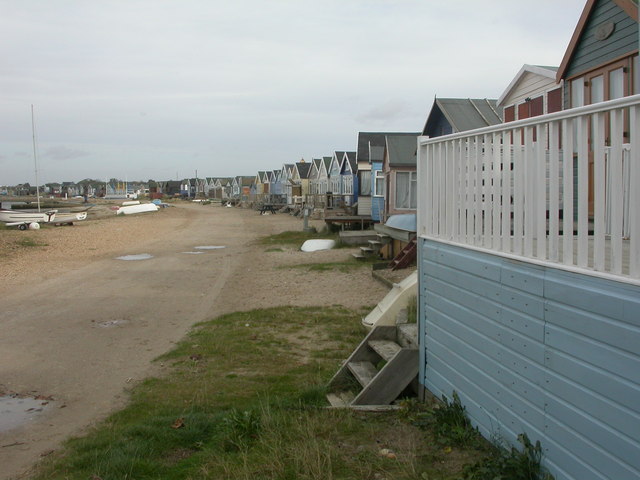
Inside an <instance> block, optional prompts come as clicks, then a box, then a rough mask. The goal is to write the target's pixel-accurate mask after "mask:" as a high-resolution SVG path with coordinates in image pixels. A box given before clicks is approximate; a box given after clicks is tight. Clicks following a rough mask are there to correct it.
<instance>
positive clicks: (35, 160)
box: [31, 104, 40, 212]
mask: <svg viewBox="0 0 640 480" xmlns="http://www.w3.org/2000/svg"><path fill="white" fill-rule="evenodd" d="M31 135H32V137H33V164H34V168H35V171H36V196H37V198H38V212H39V211H40V182H39V181H38V156H37V154H36V122H35V120H34V118H33V104H31Z"/></svg>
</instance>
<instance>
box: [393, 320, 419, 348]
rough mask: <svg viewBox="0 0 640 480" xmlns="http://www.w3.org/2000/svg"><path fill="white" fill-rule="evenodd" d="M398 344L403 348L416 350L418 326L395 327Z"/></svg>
mask: <svg viewBox="0 0 640 480" xmlns="http://www.w3.org/2000/svg"><path fill="white" fill-rule="evenodd" d="M397 340H398V344H400V346H402V347H403V348H412V349H414V348H415V349H417V348H418V324H417V323H401V324H399V325H398V326H397Z"/></svg>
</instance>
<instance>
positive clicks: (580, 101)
mask: <svg viewBox="0 0 640 480" xmlns="http://www.w3.org/2000/svg"><path fill="white" fill-rule="evenodd" d="M582 106H584V78H582V77H580V78H576V79H575V80H571V108H576V107H582Z"/></svg>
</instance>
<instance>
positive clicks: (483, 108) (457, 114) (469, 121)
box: [422, 98, 502, 134]
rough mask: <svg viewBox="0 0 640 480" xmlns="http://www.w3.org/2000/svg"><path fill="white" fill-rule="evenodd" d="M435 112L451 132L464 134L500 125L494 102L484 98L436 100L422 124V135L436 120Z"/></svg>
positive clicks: (500, 118)
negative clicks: (444, 121)
mask: <svg viewBox="0 0 640 480" xmlns="http://www.w3.org/2000/svg"><path fill="white" fill-rule="evenodd" d="M437 112H440V113H442V115H443V116H444V117H445V118H446V119H447V121H448V122H449V124H450V125H451V127H452V128H453V132H454V133H456V132H465V131H467V130H475V129H476V128H482V127H488V126H491V125H497V124H499V123H502V117H501V116H500V114H499V113H498V112H497V111H496V100H489V99H486V98H436V99H435V100H434V101H433V106H432V107H431V112H430V113H429V117H427V121H426V122H425V124H424V129H423V130H422V132H423V133H425V134H426V132H427V131H428V130H429V127H430V126H431V125H432V122H434V121H435V120H436V118H435V116H436V115H435V114H437Z"/></svg>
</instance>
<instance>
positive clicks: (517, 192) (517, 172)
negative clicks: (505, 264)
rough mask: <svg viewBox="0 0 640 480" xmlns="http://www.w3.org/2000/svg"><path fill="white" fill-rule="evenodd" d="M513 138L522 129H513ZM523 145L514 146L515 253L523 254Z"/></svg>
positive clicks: (516, 136)
mask: <svg viewBox="0 0 640 480" xmlns="http://www.w3.org/2000/svg"><path fill="white" fill-rule="evenodd" d="M511 132H512V136H513V138H520V130H512V131H511ZM522 156H523V151H522V146H521V145H520V144H519V143H518V144H516V145H514V146H513V177H514V178H513V181H514V185H513V253H515V254H516V255H522V232H523V228H524V227H523V224H522V222H523V215H524V196H523V195H524V168H523V158H522Z"/></svg>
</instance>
